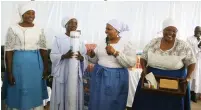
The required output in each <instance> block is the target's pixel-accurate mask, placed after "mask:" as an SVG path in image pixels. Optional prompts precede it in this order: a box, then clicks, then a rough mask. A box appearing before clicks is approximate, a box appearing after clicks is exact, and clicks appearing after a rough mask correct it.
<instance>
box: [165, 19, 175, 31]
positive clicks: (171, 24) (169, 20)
mask: <svg viewBox="0 0 201 110" xmlns="http://www.w3.org/2000/svg"><path fill="white" fill-rule="evenodd" d="M169 26H173V27H176V28H177V25H176V23H175V21H174V20H173V19H172V18H168V19H166V20H164V21H163V30H164V29H165V28H167V27H169Z"/></svg>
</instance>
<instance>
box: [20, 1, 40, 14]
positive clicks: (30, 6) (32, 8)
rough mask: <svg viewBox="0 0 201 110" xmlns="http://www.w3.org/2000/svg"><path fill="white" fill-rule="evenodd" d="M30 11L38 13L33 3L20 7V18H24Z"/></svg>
mask: <svg viewBox="0 0 201 110" xmlns="http://www.w3.org/2000/svg"><path fill="white" fill-rule="evenodd" d="M29 10H33V11H36V9H35V5H34V3H33V2H29V3H27V4H23V5H21V6H19V13H20V16H22V15H23V14H24V13H26V12H27V11H29Z"/></svg>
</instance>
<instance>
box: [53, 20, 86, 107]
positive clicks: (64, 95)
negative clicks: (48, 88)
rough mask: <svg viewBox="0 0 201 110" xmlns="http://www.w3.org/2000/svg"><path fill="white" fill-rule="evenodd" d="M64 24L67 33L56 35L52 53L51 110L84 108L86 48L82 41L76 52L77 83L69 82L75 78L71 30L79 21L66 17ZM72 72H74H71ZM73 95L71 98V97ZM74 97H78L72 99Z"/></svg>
mask: <svg viewBox="0 0 201 110" xmlns="http://www.w3.org/2000/svg"><path fill="white" fill-rule="evenodd" d="M62 26H63V28H65V29H66V33H63V34H61V35H58V36H55V40H54V43H53V46H52V50H51V53H50V59H51V61H52V76H53V84H52V93H51V99H50V110H83V107H84V99H83V98H84V97H83V81H82V75H83V70H85V68H86V67H87V60H85V55H86V48H85V45H84V43H83V42H80V47H79V48H80V50H79V52H78V54H76V58H77V60H78V61H79V65H80V66H78V67H77V69H78V72H77V73H74V74H75V76H77V83H76V84H74V83H73V82H72V83H71V82H70V84H69V81H68V79H69V78H70V79H71V78H74V76H72V75H69V74H70V68H69V65H71V64H70V63H69V59H71V58H72V57H73V54H74V53H73V52H72V50H71V47H70V32H71V31H76V29H77V26H78V22H77V19H75V18H72V17H65V18H63V20H62ZM71 73H72V72H71ZM69 85H72V86H76V87H77V90H73V89H72V90H71V89H70V87H69ZM68 93H76V94H77V95H76V96H68ZM70 97H71V98H70ZM72 97H76V98H75V99H72Z"/></svg>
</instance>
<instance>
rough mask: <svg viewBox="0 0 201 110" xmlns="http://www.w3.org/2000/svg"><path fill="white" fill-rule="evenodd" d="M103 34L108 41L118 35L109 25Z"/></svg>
mask: <svg viewBox="0 0 201 110" xmlns="http://www.w3.org/2000/svg"><path fill="white" fill-rule="evenodd" d="M105 33H106V34H107V36H108V37H109V38H110V39H113V38H115V37H117V35H118V31H117V30H116V29H115V28H113V27H112V26H111V25H110V24H107V25H106V29H105Z"/></svg>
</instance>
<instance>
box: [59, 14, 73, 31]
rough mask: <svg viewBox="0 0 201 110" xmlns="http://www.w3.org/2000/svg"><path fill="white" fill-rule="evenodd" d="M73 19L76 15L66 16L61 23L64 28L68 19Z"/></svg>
mask: <svg viewBox="0 0 201 110" xmlns="http://www.w3.org/2000/svg"><path fill="white" fill-rule="evenodd" d="M71 19H75V18H74V17H64V18H63V19H62V21H61V25H62V27H63V28H66V27H67V26H66V25H67V23H68V21H70V20H71Z"/></svg>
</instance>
